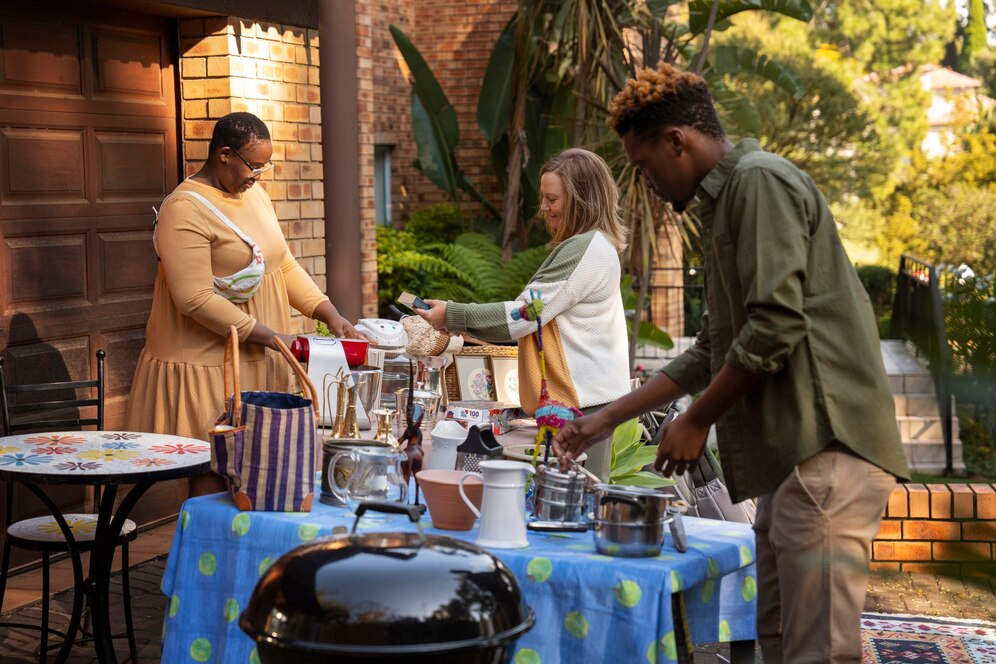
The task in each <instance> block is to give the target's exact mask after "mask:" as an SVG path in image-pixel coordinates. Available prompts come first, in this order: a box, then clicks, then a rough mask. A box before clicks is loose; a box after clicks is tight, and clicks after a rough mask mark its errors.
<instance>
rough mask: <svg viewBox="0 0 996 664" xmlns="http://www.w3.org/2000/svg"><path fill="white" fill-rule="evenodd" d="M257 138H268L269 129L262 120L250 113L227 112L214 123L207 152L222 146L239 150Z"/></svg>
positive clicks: (210, 152) (263, 139)
mask: <svg viewBox="0 0 996 664" xmlns="http://www.w3.org/2000/svg"><path fill="white" fill-rule="evenodd" d="M257 140H262V141H268V140H270V130H269V129H267V128H266V125H265V124H264V123H263V121H262V120H260V119H259V118H257V117H256V116H255V115H253V114H252V113H229V114H228V115H226V116H224V117H223V118H220V119H219V120H218V122H216V123H215V125H214V133H213V134H211V146H210V147H209V148H208V154H212V153H214V151H215V150H217V149H218V148H223V147H230V148H235V149H236V150H240V149H242V148H243V147H245V146H246V145H248V144H249V143H252V142H253V141H257Z"/></svg>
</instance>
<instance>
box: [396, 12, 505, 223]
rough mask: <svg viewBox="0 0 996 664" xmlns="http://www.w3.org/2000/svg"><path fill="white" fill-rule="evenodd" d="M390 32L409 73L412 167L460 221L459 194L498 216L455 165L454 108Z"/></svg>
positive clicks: (405, 41)
mask: <svg viewBox="0 0 996 664" xmlns="http://www.w3.org/2000/svg"><path fill="white" fill-rule="evenodd" d="M390 30H391V36H392V37H393V38H394V43H395V44H396V45H397V47H398V50H399V51H400V52H401V56H402V57H403V58H404V60H405V64H406V65H407V66H408V71H409V72H410V76H409V82H410V83H411V88H412V89H411V114H412V133H413V134H414V136H415V146H416V149H417V152H418V160H417V161H416V162H415V167H416V168H418V169H419V170H420V171H421V172H422V173H424V174H425V176H426V177H427V178H429V181H430V182H432V183H433V184H435V185H436V186H437V187H439V188H440V189H442V190H443V191H444V192H446V194H447V195H448V196H449V197H450V200H452V201H453V203H454V204H455V205H456V206H457V213H458V214H459V215H460V216H461V218H462V216H463V214H462V211H461V209H460V194H459V192H460V191H464V192H466V193H467V194H469V195H470V196H471V197H472V198H473V199H474V200H476V201H478V202H479V203H480V204H481V205H482V206H483V207H484V209H485V210H487V211H488V212H489V213H490V214H491V215H493V216H495V217H500V216H501V214H500V213H499V212H498V209H497V208H496V207H495V206H494V205H493V204H492V203H491V201H489V200H488V199H487V198H485V197H484V195H483V194H481V192H480V191H479V190H478V189H477V188H476V187H474V185H473V184H471V182H470V180H468V179H467V176H466V175H465V174H464V172H463V171H462V170H461V169H460V167H459V166H458V165H457V161H456V147H457V143H458V142H459V141H460V125H459V123H458V122H457V115H456V109H455V108H454V107H453V104H451V103H450V100H449V98H448V97H447V96H446V93H445V92H443V88H442V86H441V85H440V84H439V81H438V80H437V79H436V77H435V75H433V73H432V70H431V69H430V68H429V65H428V64H426V62H425V58H423V57H422V54H421V53H419V51H418V49H417V48H415V45H414V44H413V43H412V41H411V40H410V39H409V38H408V36H407V35H405V33H404V32H402V31H401V30H400V29H399V28H398V27H396V26H394V25H392V26H390Z"/></svg>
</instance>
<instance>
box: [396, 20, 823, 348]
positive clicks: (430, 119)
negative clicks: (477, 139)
mask: <svg viewBox="0 0 996 664" xmlns="http://www.w3.org/2000/svg"><path fill="white" fill-rule="evenodd" d="M683 6H684V5H682V4H681V3H678V2H675V1H674V0H518V6H517V12H516V14H515V16H514V17H513V18H512V20H511V21H510V22H509V24H508V26H507V27H506V29H505V30H504V32H503V33H502V34H501V36H500V37H499V39H498V40H497V42H496V44H495V47H494V49H493V51H492V54H491V58H490V61H489V63H488V67H487V70H486V72H485V76H484V80H483V82H482V86H481V92H480V96H479V99H478V113H477V118H478V125H479V126H480V128H481V131H482V132H483V133H484V135H485V136H486V137H487V140H488V143H489V146H490V150H491V162H492V166H493V167H494V171H495V173H496V175H497V177H498V179H499V184H500V185H501V186H502V189H503V191H504V194H505V196H504V206H503V209H502V211H501V212H500V213H499V212H498V211H497V210H496V209H494V207H493V206H491V207H487V208H486V209H487V210H488V211H489V212H490V213H491V214H495V215H496V216H498V217H500V218H501V220H502V232H501V240H500V242H501V249H502V256H503V258H504V259H506V260H509V259H511V257H512V255H513V253H514V249H515V248H516V247H517V246H518V247H523V246H526V244H527V237H528V231H529V225H528V220H530V219H532V218H533V217H534V216H535V213H536V210H537V208H538V190H539V167H540V164H542V162H543V161H544V160H545V159H546V158H547V157H548V156H549V155H551V154H552V153H554V152H556V151H557V150H560V149H563V148H565V147H568V146H570V145H587V146H589V147H590V148H592V149H594V150H596V151H597V152H599V153H600V154H601V155H602V156H603V157H604V158H605V159H606V161H607V162H608V163H609V165H610V167H612V169H613V172H614V173H615V174H616V179H617V183H618V185H619V187H620V192H621V198H622V206H623V216H624V218H625V219H626V220H627V222H628V224H629V226H630V239H631V242H630V248H629V253H628V254H627V255H626V256H624V266H625V269H626V271H627V273H628V274H629V275H631V276H632V277H633V281H634V283H636V284H637V285H638V290H637V293H638V294H637V302H636V307H635V314H634V315H635V319H634V320H635V321H636V322H638V321H639V320H640V318H641V317H642V314H643V312H644V310H645V309H646V302H647V295H648V291H649V284H650V278H649V276H650V274H651V271H652V269H653V263H654V259H655V257H656V255H657V238H658V237H659V236H660V234H661V233H662V232H665V233H667V232H672V231H673V232H678V233H681V235H682V238H683V240H684V241H685V243H686V244H688V243H689V242H690V240H691V238H692V237H694V235H695V233H696V227H695V224H694V222H693V220H692V219H691V218H689V217H687V216H678V215H675V213H674V212H673V211H672V210H671V209H670V207H668V206H665V205H662V204H661V203H660V202H659V201H658V200H657V199H656V197H655V196H653V195H652V192H651V191H650V189H649V187H648V186H647V184H646V182H644V180H643V178H642V176H641V175H640V174H639V173H637V172H635V171H634V170H633V169H632V168H631V167H630V166H629V165H628V163H627V161H626V159H625V155H624V154H623V152H622V149H621V145H620V142H619V141H618V139H616V137H615V136H613V135H612V133H611V131H610V130H609V129H608V127H607V125H606V123H605V118H606V116H607V114H608V110H609V104H610V102H611V100H612V98H613V97H614V96H615V94H616V93H617V92H618V91H619V90H620V89H621V88H622V86H623V83H624V81H625V80H626V79H627V78H629V77H631V76H634V75H635V73H636V70H637V68H638V67H643V66H647V67H655V66H657V64H658V63H660V62H662V61H663V62H668V63H674V64H676V65H678V66H684V67H687V68H690V69H694V70H695V71H697V72H700V73H701V74H702V75H703V76H704V77H705V78H706V80H707V81H708V82H709V84H710V87H711V88H712V92H713V97H714V99H715V100H716V102H717V105H718V106H719V108H720V113H721V114H722V115H723V117H724V120H725V121H726V122H727V124H728V125H732V127H733V128H734V130H735V131H734V133H740V132H742V133H752V132H754V131H756V129H757V128H758V127H759V125H760V120H759V117H758V113H757V111H756V109H754V107H753V105H752V104H751V102H750V101H749V100H748V99H747V98H746V97H743V96H741V95H739V94H738V93H737V92H736V90H735V89H732V88H728V87H727V86H726V85H725V83H724V80H725V78H726V77H727V76H756V77H760V78H761V79H763V80H769V81H772V82H774V83H775V84H776V85H779V86H780V87H782V88H783V89H786V90H787V91H789V92H790V94H793V95H801V94H802V85H801V83H800V82H799V79H798V77H797V76H795V75H794V73H793V72H792V69H791V67H789V66H788V65H787V64H786V63H783V62H778V61H775V60H772V59H770V58H767V57H765V56H763V55H760V54H759V53H758V52H757V51H756V50H753V49H751V48H750V47H749V46H736V47H734V46H722V47H720V48H717V49H714V51H712V52H711V51H710V39H711V37H712V34H713V32H714V31H716V30H723V29H726V28H727V27H728V26H729V25H730V23H729V21H730V19H731V17H733V16H734V15H736V14H738V13H740V12H744V11H749V10H759V11H765V12H771V13H776V14H781V15H785V16H788V17H791V18H794V19H798V20H804V21H808V20H810V18H811V17H812V9H811V8H810V6H809V4H808V3H807V1H806V0H691V2H689V3H688V5H687V14H685V13H684V10H683V9H682V7H683ZM391 31H392V34H393V35H394V38H395V42H396V43H398V46H399V49H400V50H401V53H402V55H403V56H404V58H405V60H406V62H407V63H408V66H409V69H410V70H411V72H412V79H413V83H412V86H413V91H412V116H413V131H414V132H415V134H416V142H417V144H418V147H419V165H420V167H421V168H422V169H423V171H425V172H426V175H427V176H429V175H430V172H432V173H433V174H434V175H432V176H430V179H431V180H432V181H433V182H435V183H436V184H437V185H439V186H440V187H441V188H443V189H444V190H445V191H447V193H448V194H449V195H450V197H451V198H452V199H453V200H454V201H457V199H458V198H459V190H463V191H466V192H467V193H469V194H470V195H471V196H473V197H474V198H475V199H477V200H483V197H482V196H481V195H480V194H479V193H478V192H477V191H476V190H474V189H473V187H471V186H470V185H469V183H468V182H467V181H466V178H465V177H463V175H462V173H461V172H460V170H459V168H458V167H457V166H456V162H455V158H454V156H453V155H454V154H455V147H456V142H457V140H458V131H457V128H456V116H455V113H454V111H453V108H452V106H451V105H450V104H449V101H448V100H447V99H446V96H445V94H444V93H443V92H442V88H441V87H440V86H439V84H438V82H437V81H436V80H435V78H434V77H432V72H431V71H430V70H429V68H428V66H426V65H425V62H424V60H422V58H421V56H420V55H418V52H417V49H415V47H414V45H413V44H412V43H411V41H410V40H408V39H407V37H405V36H404V35H403V33H401V31H400V30H398V29H397V28H395V27H393V26H392V28H391ZM631 329H633V330H634V331H635V332H638V330H639V325H632V326H631ZM636 345H637V335H636V334H633V335H632V337H631V344H630V356H631V362H632V356H633V355H634V353H635V348H636Z"/></svg>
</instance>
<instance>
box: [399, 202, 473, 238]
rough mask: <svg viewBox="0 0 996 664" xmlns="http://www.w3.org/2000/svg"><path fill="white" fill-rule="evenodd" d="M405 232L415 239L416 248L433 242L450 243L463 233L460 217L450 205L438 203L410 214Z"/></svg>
mask: <svg viewBox="0 0 996 664" xmlns="http://www.w3.org/2000/svg"><path fill="white" fill-rule="evenodd" d="M405 230H406V231H408V232H409V233H411V234H412V235H413V236H414V237H415V243H416V244H417V245H418V246H425V245H427V244H433V243H435V242H452V241H453V240H455V239H456V237H457V236H458V235H459V234H460V233H461V232H463V226H462V225H461V223H460V215H459V214H458V213H457V209H456V207H455V206H454V205H452V204H451V203H440V204H439V205H430V206H429V207H424V208H419V209H418V210H415V211H414V212H412V216H411V219H409V220H408V223H407V224H405Z"/></svg>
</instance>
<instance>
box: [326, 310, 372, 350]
mask: <svg viewBox="0 0 996 664" xmlns="http://www.w3.org/2000/svg"><path fill="white" fill-rule="evenodd" d="M329 327H330V329H331V330H332V332H333V333H334V334H335V336H337V337H341V338H343V339H363V340H365V341H369V342H371V343H373V341H374V340H373V339H371V338H370V337H368V336H367V335H365V334H363V333H362V332H360V331H359V330H357V329H356V328H355V327H353V324H352V323H350V322H349V321H348V320H346V319H345V318H343V317H342V316H339V319H338V320H337V321H336V325H335V326H334V327H333V326H329Z"/></svg>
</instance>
